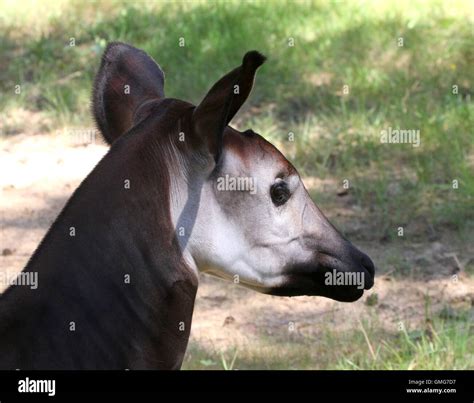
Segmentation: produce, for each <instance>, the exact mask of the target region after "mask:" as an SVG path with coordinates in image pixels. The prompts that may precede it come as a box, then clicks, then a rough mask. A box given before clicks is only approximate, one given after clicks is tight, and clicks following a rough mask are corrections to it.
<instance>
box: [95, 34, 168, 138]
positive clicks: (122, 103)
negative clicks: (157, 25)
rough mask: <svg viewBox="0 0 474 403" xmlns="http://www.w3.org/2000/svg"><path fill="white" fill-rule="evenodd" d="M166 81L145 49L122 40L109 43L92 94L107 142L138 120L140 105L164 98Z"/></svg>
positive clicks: (97, 119)
mask: <svg viewBox="0 0 474 403" xmlns="http://www.w3.org/2000/svg"><path fill="white" fill-rule="evenodd" d="M164 81H165V77H164V74H163V71H162V70H161V68H160V66H159V65H158V64H157V63H156V62H155V61H154V60H153V59H152V58H151V57H150V56H148V55H147V54H146V53H145V52H144V51H142V50H140V49H137V48H134V47H133V46H130V45H127V44H125V43H120V42H112V43H110V44H109V45H108V46H107V48H106V49H105V52H104V55H103V56H102V62H101V65H100V68H99V72H98V73H97V76H96V78H95V82H94V89H93V94H92V113H93V115H94V119H95V121H96V122H97V125H98V127H99V129H100V131H101V132H102V135H103V136H104V138H105V140H106V141H107V143H109V144H111V143H112V142H113V141H114V140H115V139H116V138H118V137H119V136H121V135H122V134H123V133H125V132H126V131H127V130H129V129H130V128H131V127H132V126H133V125H134V123H136V122H135V117H136V112H137V111H138V109H139V108H140V106H142V105H144V104H145V103H148V101H150V100H157V99H160V98H164V96H165V95H164V90H163V88H164ZM140 115H141V117H143V114H142V113H140Z"/></svg>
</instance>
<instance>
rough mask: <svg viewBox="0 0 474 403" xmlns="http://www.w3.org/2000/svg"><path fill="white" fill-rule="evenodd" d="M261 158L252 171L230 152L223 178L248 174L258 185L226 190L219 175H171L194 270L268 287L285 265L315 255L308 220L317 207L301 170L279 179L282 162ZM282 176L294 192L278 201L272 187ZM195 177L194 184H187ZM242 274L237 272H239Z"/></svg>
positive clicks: (176, 214) (176, 217)
mask: <svg viewBox="0 0 474 403" xmlns="http://www.w3.org/2000/svg"><path fill="white" fill-rule="evenodd" d="M272 165H275V164H274V163H273V164H272V161H271V160H270V158H267V159H265V158H263V159H259V160H258V161H257V163H255V164H253V166H252V167H249V169H251V174H250V172H245V170H242V163H241V161H240V160H239V158H238V157H237V156H236V155H234V154H233V153H232V152H231V151H227V152H226V154H225V158H224V163H223V166H222V169H221V172H220V173H219V177H222V176H225V175H227V176H228V177H230V178H237V177H242V176H245V177H250V176H251V178H253V179H254V180H253V181H252V183H253V184H255V185H256V188H252V189H249V190H248V191H242V190H240V191H239V190H235V189H230V190H222V188H218V187H217V186H216V183H217V179H218V178H216V177H212V178H206V179H201V180H197V181H196V180H193V181H185V179H184V178H182V177H179V176H177V177H174V178H173V179H172V183H171V186H172V189H171V195H172V196H171V215H172V220H173V224H174V226H175V229H176V235H177V238H178V240H179V241H180V244H181V248H182V251H183V256H184V258H185V260H186V262H187V263H188V265H190V266H191V267H192V268H193V269H195V270H199V271H201V272H208V273H210V274H213V275H216V276H219V277H222V278H226V279H229V280H231V281H235V280H236V279H238V282H239V283H241V284H242V285H245V286H248V287H251V288H254V289H257V290H265V289H267V288H271V287H274V286H278V285H279V284H281V283H282V282H283V280H284V275H283V269H284V268H285V266H287V265H290V264H295V263H304V262H305V261H308V260H310V259H311V257H312V256H313V250H312V249H311V248H310V247H308V245H307V242H306V239H307V237H308V236H310V235H311V234H310V232H309V231H308V228H305V227H307V226H305V223H306V224H308V223H311V221H313V222H314V221H315V219H316V217H314V218H313V219H311V218H310V216H311V215H314V213H315V212H316V211H317V209H316V208H315V206H314V203H313V202H312V200H311V198H310V197H309V195H308V193H307V192H306V190H305V188H304V185H303V184H302V182H301V179H300V178H299V176H298V175H297V174H292V175H290V176H288V177H286V178H283V179H279V178H277V175H278V174H279V168H281V167H278V166H272ZM281 180H284V181H285V182H286V184H287V185H288V189H289V190H290V192H291V197H290V199H289V200H288V201H287V203H285V204H284V205H282V206H275V204H274V203H273V202H272V199H271V196H270V187H271V186H272V185H273V184H274V183H275V182H278V181H281ZM190 182H193V184H192V186H189V185H188V184H189V183H190ZM236 276H238V277H236Z"/></svg>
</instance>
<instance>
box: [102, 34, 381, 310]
mask: <svg viewBox="0 0 474 403" xmlns="http://www.w3.org/2000/svg"><path fill="white" fill-rule="evenodd" d="M264 61H265V57H264V56H262V55H261V54H260V53H258V52H256V51H251V52H248V53H247V54H245V56H244V58H243V61H242V64H241V65H240V66H239V67H237V68H235V69H234V70H232V71H231V72H229V73H228V74H226V75H225V76H224V77H222V78H221V79H220V80H219V81H217V82H216V83H215V84H214V86H213V87H212V88H211V89H210V91H209V92H208V93H207V95H206V96H205V97H204V99H203V100H202V101H201V103H200V104H199V105H198V106H194V105H192V104H189V103H187V102H184V101H179V100H175V99H170V98H165V95H164V74H163V72H162V70H161V68H160V67H159V66H158V65H157V64H156V63H155V62H154V61H153V59H152V58H151V57H150V56H148V55H147V54H146V53H144V52H143V51H141V50H138V49H136V48H134V47H132V46H129V45H126V44H122V43H112V44H110V45H109V46H108V48H107V49H106V51H105V54H104V56H103V60H102V64H101V67H100V70H99V73H98V75H97V78H96V82H95V87H94V95H93V113H94V116H95V119H96V121H97V124H98V126H99V128H100V130H101V132H102V134H103V136H104V137H105V139H106V141H107V142H108V143H109V144H112V150H113V149H114V147H117V148H118V147H125V143H123V142H122V143H121V139H120V137H124V136H122V135H123V134H124V133H126V132H129V133H128V135H127V136H128V137H129V136H132V135H133V136H148V137H150V138H153V141H152V142H150V144H149V147H150V149H153V150H156V154H155V157H156V159H162V160H163V161H161V164H163V165H162V166H163V167H164V169H165V170H166V173H160V175H163V174H164V175H167V177H168V179H167V181H166V183H167V184H168V185H169V189H168V194H169V204H168V206H166V205H158V204H157V205H156V209H167V208H168V209H169V211H165V212H163V214H164V215H169V220H170V223H171V225H172V227H173V235H174V236H175V239H177V241H178V244H179V247H180V249H181V254H182V259H183V260H184V262H185V264H186V266H187V267H189V269H190V270H192V271H195V272H206V273H210V274H213V275H215V276H218V277H221V278H226V279H230V280H234V281H235V282H237V281H238V282H239V283H240V284H241V285H243V286H246V287H249V288H251V289H254V290H257V291H260V292H263V293H267V294H273V295H282V296H295V295H319V296H324V297H329V298H332V299H335V300H338V301H355V300H357V299H358V298H360V297H361V296H362V294H363V292H364V289H369V288H371V287H372V285H373V282H374V265H373V263H372V261H371V259H370V258H369V257H368V256H367V255H366V254H364V253H363V252H361V251H360V250H359V249H357V248H356V247H354V246H353V245H352V244H351V243H350V242H349V241H348V240H346V239H345V238H344V237H343V236H342V235H341V234H340V233H339V232H338V231H337V230H336V229H335V228H334V227H333V226H332V225H331V223H330V222H329V221H328V220H327V218H326V217H325V216H324V214H323V213H322V212H321V211H320V210H319V209H318V207H317V206H316V205H315V204H314V203H313V201H312V200H311V198H310V196H309V194H308V192H307V190H306V189H305V186H304V184H303V182H302V180H301V178H300V176H299V175H298V172H297V170H296V169H295V167H293V165H292V164H291V163H290V162H289V161H288V160H287V159H286V158H285V157H284V156H283V155H282V153H281V152H280V151H278V149H277V148H276V147H274V146H273V145H272V144H270V143H269V142H268V141H266V140H265V139H264V138H263V137H262V136H260V135H259V134H257V133H255V132H254V131H253V130H250V129H249V130H246V131H244V132H240V131H238V130H236V129H234V128H232V127H230V126H229V125H228V124H229V122H230V121H231V120H232V118H233V117H234V116H235V114H236V113H237V111H238V110H239V109H240V107H241V106H242V105H243V103H244V102H245V100H246V99H247V98H248V96H249V94H250V91H251V89H252V86H253V82H254V78H255V73H256V70H257V69H258V67H259V66H261V65H262V64H263V63H264ZM147 121H154V122H156V123H154V124H147V123H146V122H147ZM163 122H165V123H163ZM132 129H133V130H132ZM145 132H146V133H145ZM150 152H152V151H150ZM163 191H165V192H166V189H164V190H163ZM156 224H157V225H158V223H156ZM340 274H344V275H347V274H354V275H356V276H357V278H359V279H361V280H362V282H350V281H349V282H347V281H342V282H339V281H336V282H335V281H332V280H334V279H335V278H337V275H340ZM354 277H355V276H354ZM345 278H350V277H349V276H346V277H345ZM328 279H329V281H328Z"/></svg>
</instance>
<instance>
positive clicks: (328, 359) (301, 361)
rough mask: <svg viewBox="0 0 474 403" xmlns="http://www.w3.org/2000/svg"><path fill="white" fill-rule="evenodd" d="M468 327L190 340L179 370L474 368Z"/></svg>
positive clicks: (473, 336)
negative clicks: (233, 342) (239, 341)
mask: <svg viewBox="0 0 474 403" xmlns="http://www.w3.org/2000/svg"><path fill="white" fill-rule="evenodd" d="M473 351H474V328H473V325H472V321H471V320H470V319H469V318H467V317H466V316H464V317H461V318H456V319H451V320H442V319H436V321H434V324H433V325H432V324H431V322H427V324H426V325H425V326H423V327H422V328H420V329H411V330H407V329H405V328H403V327H402V326H400V330H399V331H398V332H397V333H389V332H387V331H386V330H382V328H381V327H380V326H379V325H377V323H372V324H368V323H364V324H362V323H361V324H360V327H359V329H357V328H356V329H353V330H349V331H344V332H336V331H332V330H329V329H325V330H324V331H322V332H321V333H320V334H319V335H318V337H317V338H316V337H311V338H305V337H300V338H296V339H295V338H292V339H290V338H289V337H288V338H287V339H286V340H284V339H275V338H274V339H268V338H261V339H255V340H254V343H252V345H250V346H243V347H242V346H240V347H239V346H232V347H229V348H226V349H223V350H219V349H217V348H210V349H209V348H204V347H202V346H200V345H199V344H196V343H195V342H193V341H191V344H190V346H189V348H188V352H187V354H186V358H185V361H184V365H183V369H242V370H243V369H251V370H252V369H341V370H345V369H358V370H360V369H362V370H369V369H379V370H410V369H425V370H437V369H448V368H449V369H474V353H473Z"/></svg>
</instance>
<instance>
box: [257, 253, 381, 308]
mask: <svg viewBox="0 0 474 403" xmlns="http://www.w3.org/2000/svg"><path fill="white" fill-rule="evenodd" d="M373 283H374V279H373V276H372V275H371V274H370V273H369V272H368V271H367V270H365V269H364V268H362V267H357V268H349V267H345V265H343V264H342V263H341V262H336V264H327V265H326V264H324V265H323V264H322V263H321V262H319V263H318V264H316V265H314V266H309V265H305V266H304V267H303V266H299V267H298V268H297V269H295V268H293V270H292V271H291V272H288V274H287V276H286V277H285V280H284V281H283V282H282V283H281V284H279V285H278V286H276V287H272V288H270V289H268V290H266V291H264V292H265V293H266V294H270V295H277V296H288V297H293V296H299V295H308V296H321V297H326V298H330V299H334V300H336V301H340V302H353V301H356V300H358V299H359V298H360V297H362V295H363V294H364V290H368V289H370V288H371V287H372V286H373Z"/></svg>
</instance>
